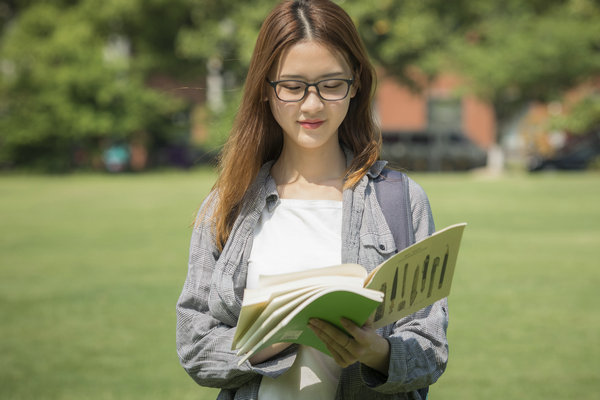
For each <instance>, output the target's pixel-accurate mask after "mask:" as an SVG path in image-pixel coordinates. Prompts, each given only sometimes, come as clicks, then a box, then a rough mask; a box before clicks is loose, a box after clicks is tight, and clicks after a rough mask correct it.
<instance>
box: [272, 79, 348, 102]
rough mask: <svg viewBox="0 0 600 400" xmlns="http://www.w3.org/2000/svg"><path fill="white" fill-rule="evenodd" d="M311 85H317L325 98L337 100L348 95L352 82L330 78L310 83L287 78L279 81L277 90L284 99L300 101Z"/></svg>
mask: <svg viewBox="0 0 600 400" xmlns="http://www.w3.org/2000/svg"><path fill="white" fill-rule="evenodd" d="M309 86H316V88H317V93H318V94H319V96H320V97H321V98H322V99H323V100H329V101H335V100H342V99H343V98H345V97H346V96H347V95H348V91H349V89H350V82H349V81H346V80H344V79H328V80H325V81H320V82H317V83H316V84H308V83H306V82H302V81H294V80H287V81H280V82H278V83H277V86H276V88H275V91H276V93H277V97H279V99H280V100H282V101H300V100H302V99H303V98H304V97H305V96H306V94H307V92H308V87H309Z"/></svg>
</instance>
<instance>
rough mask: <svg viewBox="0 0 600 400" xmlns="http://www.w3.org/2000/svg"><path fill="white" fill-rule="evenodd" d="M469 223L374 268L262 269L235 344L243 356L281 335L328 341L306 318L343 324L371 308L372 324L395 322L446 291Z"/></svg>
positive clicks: (248, 293)
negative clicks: (265, 272)
mask: <svg viewBox="0 0 600 400" xmlns="http://www.w3.org/2000/svg"><path fill="white" fill-rule="evenodd" d="M465 226H466V224H465V223H461V224H456V225H452V226H449V227H447V228H445V229H442V230H440V231H438V232H436V233H434V234H433V235H431V236H429V237H427V238H425V239H423V240H421V241H419V242H417V243H415V244H413V245H412V246H410V247H407V248H406V249H404V250H402V251H401V252H399V253H398V254H396V255H394V256H393V257H391V258H389V259H388V260H386V261H385V262H383V263H382V264H380V265H379V266H377V267H376V268H375V269H374V270H373V271H371V273H367V271H366V269H365V268H364V267H362V266H360V265H358V264H342V265H337V266H332V267H325V268H318V269H311V270H306V271H302V272H296V273H289V274H280V275H269V276H261V277H260V278H259V287H258V288H256V289H246V290H245V291H244V300H243V303H242V310H241V312H240V317H239V320H238V325H237V328H236V331H235V334H234V337H233V343H232V349H233V350H238V355H243V357H242V359H241V360H240V364H242V363H243V362H244V361H246V360H247V359H248V358H250V357H251V356H252V355H253V354H254V353H256V352H257V351H259V350H261V349H263V348H265V347H267V346H270V345H271V344H274V343H279V342H294V343H299V344H304V345H308V346H312V347H314V348H316V349H318V350H320V351H322V352H324V353H325V354H329V351H328V350H327V347H326V346H325V344H324V343H323V342H321V340H319V338H318V337H317V336H316V335H315V334H314V332H313V331H312V330H311V329H310V328H309V327H308V320H309V319H310V318H319V319H322V320H325V321H328V322H330V323H332V324H334V325H336V326H337V327H339V328H340V329H343V328H342V326H341V323H340V318H342V317H344V318H347V319H350V320H352V321H354V322H355V323H356V324H358V325H362V324H364V323H365V322H366V321H367V319H368V318H369V317H370V316H371V314H373V312H375V320H374V326H375V328H379V327H382V326H385V325H387V324H390V323H393V322H395V321H397V320H399V319H401V318H403V317H405V316H407V315H410V314H412V313H414V312H415V311H418V310H420V309H421V308H423V307H426V306H428V305H430V304H432V303H434V302H435V301H437V300H440V299H442V298H444V297H447V296H448V294H449V293H450V286H451V284H452V277H453V274H454V266H455V265H456V258H457V255H458V250H459V247H460V241H461V238H462V233H463V230H464V228H465Z"/></svg>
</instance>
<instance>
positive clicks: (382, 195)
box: [373, 168, 429, 400]
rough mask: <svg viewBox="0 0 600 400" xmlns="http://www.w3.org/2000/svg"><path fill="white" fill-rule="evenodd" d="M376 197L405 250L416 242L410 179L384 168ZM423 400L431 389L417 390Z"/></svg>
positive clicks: (398, 172) (396, 238) (378, 181)
mask: <svg viewBox="0 0 600 400" xmlns="http://www.w3.org/2000/svg"><path fill="white" fill-rule="evenodd" d="M373 182H374V184H375V185H374V186H375V195H376V196H377V201H378V202H379V205H380V206H381V211H382V212H383V216H384V217H385V222H387V224H388V227H389V228H390V231H391V232H392V236H393V237H394V242H395V243H396V248H397V249H398V251H400V250H403V249H405V248H407V247H408V246H410V245H411V244H413V243H414V242H415V238H414V237H415V234H414V231H413V225H412V212H411V207H410V195H409V193H408V177H407V176H406V175H405V174H403V173H402V172H400V171H395V170H392V169H388V168H384V169H383V171H381V174H379V176H378V177H377V178H376V179H375V180H374V181H373ZM417 392H418V393H419V396H421V399H422V400H425V399H427V397H428V394H429V387H428V386H427V387H424V388H422V389H419V390H417Z"/></svg>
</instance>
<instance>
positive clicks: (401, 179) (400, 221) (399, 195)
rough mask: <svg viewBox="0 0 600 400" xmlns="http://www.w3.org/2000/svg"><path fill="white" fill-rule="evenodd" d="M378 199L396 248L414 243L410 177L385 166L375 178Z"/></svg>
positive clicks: (403, 247) (402, 247) (401, 248)
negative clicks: (409, 189)
mask: <svg viewBox="0 0 600 400" xmlns="http://www.w3.org/2000/svg"><path fill="white" fill-rule="evenodd" d="M374 183H375V185H374V186H375V194H376V196H377V201H378V202H379V205H380V206H381V211H383V216H384V217H385V221H386V222H387V224H388V226H389V228H390V231H391V232H392V236H393V237H394V242H395V243H396V248H397V249H398V251H400V250H403V249H405V248H407V247H408V246H410V245H411V244H413V242H414V236H415V235H414V232H413V226H412V213H411V207H410V196H409V194H408V178H407V176H406V175H405V174H403V173H402V172H400V171H395V170H392V169H388V168H384V169H383V171H381V174H379V176H378V177H377V178H375V180H374Z"/></svg>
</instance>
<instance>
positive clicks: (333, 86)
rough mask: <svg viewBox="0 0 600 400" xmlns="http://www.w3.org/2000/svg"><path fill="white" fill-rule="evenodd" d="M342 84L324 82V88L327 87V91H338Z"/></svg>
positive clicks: (338, 82)
mask: <svg viewBox="0 0 600 400" xmlns="http://www.w3.org/2000/svg"><path fill="white" fill-rule="evenodd" d="M341 84H342V83H341V82H340V81H330V82H324V83H323V87H325V88H326V89H337V88H339V87H340V85H341Z"/></svg>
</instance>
